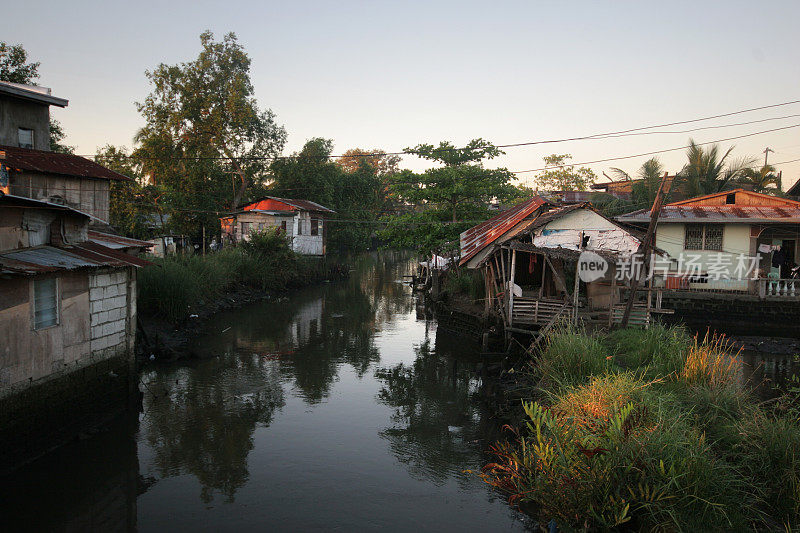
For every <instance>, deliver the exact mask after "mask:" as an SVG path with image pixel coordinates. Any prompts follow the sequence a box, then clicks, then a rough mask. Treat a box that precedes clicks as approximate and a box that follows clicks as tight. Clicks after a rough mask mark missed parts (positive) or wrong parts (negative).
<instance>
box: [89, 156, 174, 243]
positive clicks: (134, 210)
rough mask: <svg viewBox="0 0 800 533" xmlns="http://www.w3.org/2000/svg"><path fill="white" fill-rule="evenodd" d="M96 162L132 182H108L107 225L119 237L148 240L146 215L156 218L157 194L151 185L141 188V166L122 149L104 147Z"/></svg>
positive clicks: (158, 193)
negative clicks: (115, 231) (109, 187)
mask: <svg viewBox="0 0 800 533" xmlns="http://www.w3.org/2000/svg"><path fill="white" fill-rule="evenodd" d="M95 161H96V162H97V163H99V164H101V165H103V166H104V167H106V168H110V169H111V170H113V171H115V172H119V173H120V174H122V175H123V176H127V177H129V178H131V180H130V181H116V180H112V181H111V189H110V202H109V203H110V205H109V211H110V213H109V222H110V224H111V225H112V226H113V227H114V228H116V229H117V231H119V232H120V233H122V234H124V235H128V236H130V237H138V238H145V237H149V236H150V235H149V230H148V224H147V222H148V220H147V217H148V215H151V214H158V213H159V205H158V203H157V200H158V198H159V195H160V192H159V191H158V189H157V188H156V187H154V186H152V185H142V180H141V177H142V176H141V172H142V165H141V163H140V162H139V161H137V160H136V159H135V158H133V157H131V155H130V153H129V152H128V150H127V149H126V148H125V147H117V146H112V145H110V144H107V145H105V146H103V147H102V148H98V150H97V153H96V154H95Z"/></svg>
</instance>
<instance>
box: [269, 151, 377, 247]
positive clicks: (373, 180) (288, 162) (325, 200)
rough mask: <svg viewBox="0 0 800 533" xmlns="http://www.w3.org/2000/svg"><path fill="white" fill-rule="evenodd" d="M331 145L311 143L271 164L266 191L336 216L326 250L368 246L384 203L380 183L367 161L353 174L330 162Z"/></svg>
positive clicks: (330, 225)
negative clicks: (317, 206) (316, 205)
mask: <svg viewBox="0 0 800 533" xmlns="http://www.w3.org/2000/svg"><path fill="white" fill-rule="evenodd" d="M332 153H333V142H332V141H331V140H329V139H323V138H319V137H317V138H313V139H310V140H309V141H308V142H306V144H305V146H303V148H302V150H300V151H299V152H296V153H294V154H293V155H292V156H291V157H288V158H283V159H280V160H278V161H275V163H273V165H272V167H271V178H272V182H271V183H270V184H269V186H268V187H267V189H266V191H267V192H269V194H272V195H275V196H280V197H285V198H303V199H306V200H311V201H312V202H317V203H319V204H322V205H324V206H325V207H328V208H330V209H333V210H334V211H336V216H335V217H334V218H333V219H332V220H329V221H328V224H327V227H328V229H327V231H328V244H329V246H330V247H331V248H332V249H335V250H339V251H357V250H362V249H365V248H366V247H367V246H368V245H369V240H370V236H371V235H372V233H373V232H374V227H375V220H376V219H377V218H378V216H379V215H380V213H381V211H382V208H383V203H384V187H383V181H382V180H381V178H379V177H378V175H377V170H376V169H375V168H374V167H373V166H372V165H370V163H369V161H368V160H363V161H360V162H359V166H358V167H357V168H356V169H355V170H353V171H352V172H351V171H349V170H348V169H346V168H345V167H343V166H342V165H339V164H337V163H335V162H333V161H331V159H330V156H331V154H332Z"/></svg>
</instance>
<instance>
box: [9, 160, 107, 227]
mask: <svg viewBox="0 0 800 533" xmlns="http://www.w3.org/2000/svg"><path fill="white" fill-rule="evenodd" d="M9 182H10V189H9V193H10V194H15V195H17V196H24V197H25V198H33V199H34V200H44V201H46V202H56V203H58V202H59V201H61V202H63V203H64V204H66V205H68V206H69V207H71V208H73V209H77V210H78V211H82V212H84V213H87V214H89V215H92V216H94V217H97V218H99V219H100V220H102V221H104V222H108V220H109V204H108V202H109V180H106V179H94V178H77V177H72V176H57V175H52V174H39V173H36V172H11V176H10V180H9Z"/></svg>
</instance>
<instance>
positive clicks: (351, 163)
mask: <svg viewBox="0 0 800 533" xmlns="http://www.w3.org/2000/svg"><path fill="white" fill-rule="evenodd" d="M400 161H401V158H400V156H398V155H395V154H391V155H390V154H387V153H386V152H385V151H383V150H379V149H375V150H363V149H361V148H351V149H349V150H347V151H346V152H344V153H343V154H342V156H341V157H338V158H337V159H336V163H338V164H339V166H341V167H342V168H343V169H344V170H345V171H346V172H349V173H351V174H352V173H354V172H356V171H358V169H359V168H360V167H361V165H362V163H366V164H368V165H370V166H371V167H372V168H374V169H375V172H376V173H377V174H378V176H381V177H384V176H391V175H392V174H397V173H398V172H399V171H400V167H399V165H400Z"/></svg>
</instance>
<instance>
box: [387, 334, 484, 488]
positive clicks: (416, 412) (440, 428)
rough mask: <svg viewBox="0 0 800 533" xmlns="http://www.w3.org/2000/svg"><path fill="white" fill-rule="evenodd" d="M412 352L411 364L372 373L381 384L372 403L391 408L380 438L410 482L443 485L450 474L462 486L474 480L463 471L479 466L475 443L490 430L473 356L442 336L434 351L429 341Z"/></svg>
mask: <svg viewBox="0 0 800 533" xmlns="http://www.w3.org/2000/svg"><path fill="white" fill-rule="evenodd" d="M414 349H415V352H416V359H415V360H414V362H413V364H412V365H410V366H407V365H404V364H399V365H397V366H395V367H393V368H386V369H380V370H378V371H377V372H376V377H378V378H379V379H380V380H382V381H383V383H384V384H383V387H382V388H381V390H380V392H379V394H378V399H379V401H381V402H383V403H385V404H386V405H389V406H391V407H393V408H394V414H393V415H392V418H391V421H392V425H391V426H390V427H388V428H386V429H384V430H383V431H382V432H381V433H380V435H381V437H382V438H384V439H386V440H387V441H388V442H389V446H390V448H391V450H392V452H393V453H394V455H395V456H396V457H397V459H398V460H399V461H400V462H402V463H403V464H405V465H407V467H408V469H409V471H410V473H411V475H413V476H414V477H415V478H417V479H425V480H430V481H433V482H435V483H437V484H443V483H445V482H446V481H447V480H448V479H450V478H451V477H453V476H455V477H456V478H457V479H458V480H459V483H460V484H462V485H464V486H466V485H467V484H468V483H469V482H471V481H474V479H472V480H471V479H469V476H470V475H469V474H464V472H463V470H464V469H466V468H480V467H481V466H482V462H483V460H482V454H481V450H482V449H483V448H484V447H485V446H486V443H485V442H484V441H483V440H481V439H482V438H484V437H485V436H486V435H488V434H492V433H493V429H494V428H493V425H494V424H493V422H492V420H491V418H490V417H489V415H488V413H487V412H486V409H485V407H484V404H483V403H482V402H481V401H480V398H479V394H480V381H479V380H478V379H477V378H476V377H475V374H474V372H473V369H474V368H475V363H476V362H477V361H478V359H477V354H476V353H475V351H474V348H473V349H472V350H470V347H469V346H466V347H465V343H464V341H463V340H462V339H454V338H452V337H449V336H448V335H446V334H444V333H443V332H440V333H438V334H437V336H436V346H435V349H431V342H430V338H429V337H427V338H426V340H425V341H424V342H423V343H422V344H420V345H419V346H416V347H415V348H414ZM456 351H457V352H459V353H454V352H456ZM465 352H466V353H465ZM470 352H472V353H470Z"/></svg>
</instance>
